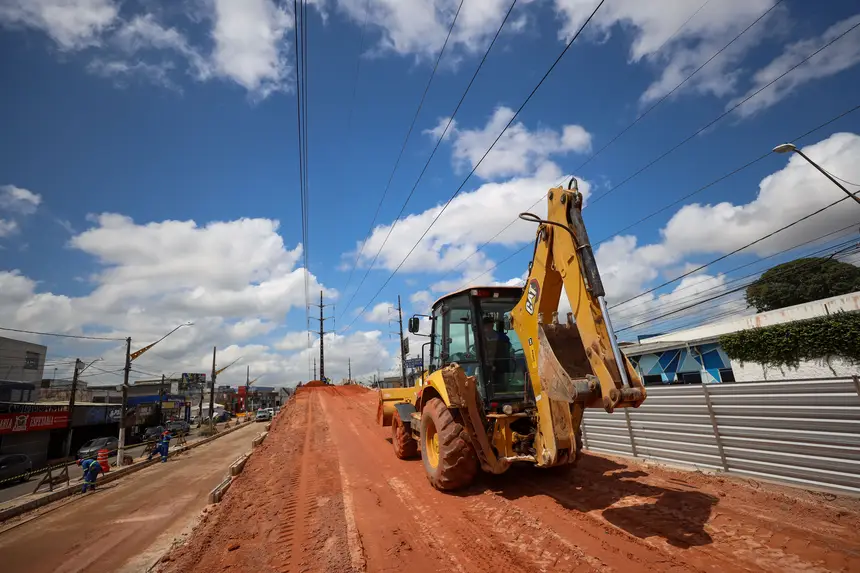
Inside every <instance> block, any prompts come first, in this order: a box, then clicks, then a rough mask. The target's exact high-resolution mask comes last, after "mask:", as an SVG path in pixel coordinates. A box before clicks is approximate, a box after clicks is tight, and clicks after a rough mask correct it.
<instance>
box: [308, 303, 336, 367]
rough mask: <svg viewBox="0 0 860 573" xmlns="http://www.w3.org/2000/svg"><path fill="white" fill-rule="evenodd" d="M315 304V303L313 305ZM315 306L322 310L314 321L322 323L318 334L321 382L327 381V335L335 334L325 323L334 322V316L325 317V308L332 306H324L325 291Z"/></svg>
mask: <svg viewBox="0 0 860 573" xmlns="http://www.w3.org/2000/svg"><path fill="white" fill-rule="evenodd" d="M312 304H313V303H312ZM313 306H317V307H319V309H320V317H319V318H315V319H313V320H318V321H319V323H320V329H319V331H318V332H317V334H318V335H319V337H320V377H319V380H323V381H325V379H326V377H325V335H326V334H329V333H330V332H334V330H326V329H325V321H327V320H334V314H332V315H331V316H325V308H326V307H329V306H332V305H330V304H323V291H320V303H319V304H313Z"/></svg>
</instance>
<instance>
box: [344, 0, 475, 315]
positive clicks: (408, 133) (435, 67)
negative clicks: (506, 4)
mask: <svg viewBox="0 0 860 573" xmlns="http://www.w3.org/2000/svg"><path fill="white" fill-rule="evenodd" d="M463 2H464V0H460V4H459V6H457V11H456V12H455V13H454V18H453V19H452V20H451V25H450V26H449V27H448V35H447V36H445V42H444V43H443V44H442V48H441V49H440V50H439V54H438V55H437V56H436V63H435V64H434V65H433V70H432V71H431V72H430V77H429V78H428V79H427V85H425V86H424V93H422V94H421V100H420V101H419V102H418V108H417V109H416V110H415V114H414V115H413V116H412V122H411V123H410V124H409V129H408V130H407V131H406V137H405V138H403V144H402V145H401V146H400V152H399V153H398V154H397V160H396V161H395V162H394V167H393V168H392V169H391V174H390V175H389V176H388V183H386V184H385V189H383V191H382V197H380V198H379V203H378V204H377V205H376V212H375V213H374V214H373V219H371V221H370V228H369V229H368V230H367V235H366V236H365V238H364V240H363V241H362V242H361V247H360V248H359V251H358V255H356V257H355V260H354V261H353V263H352V269H350V271H349V277H348V278H347V281H346V286H345V287H344V291H345V290H346V289H347V288H349V285H350V283H351V282H352V276H353V274H354V273H355V268H356V267H357V266H358V261H359V260H360V259H361V255H362V253H364V247H365V246H366V245H367V241H368V240H369V239H370V236H371V235H372V234H373V227H374V225H376V219H377V217H379V210H380V209H381V208H382V203H383V202H384V201H385V197H386V195H388V190H389V188H390V187H391V182H392V180H393V179H394V174H395V173H396V172H397V168H398V167H399V166H400V160H401V159H402V158H403V152H404V151H406V144H407V143H409V137H410V136H411V135H412V131H413V130H414V129H415V122H416V121H418V115H419V114H420V113H421V109H422V108H423V107H424V100H425V99H426V98H427V92H428V91H430V85H431V84H432V83H433V78H435V77H436V71H437V70H438V69H439V62H441V61H442V55H443V54H444V53H445V48H446V47H447V46H448V41H449V40H450V39H451V33H452V32H453V31H454V25H455V24H456V23H457V18H458V17H459V16H460V9H462V8H463ZM469 85H471V83H470V84H469ZM413 191H414V188H413ZM409 196H410V197H411V196H412V193H410V194H409ZM408 200H409V199H408V198H407V201H408ZM401 213H402V210H401ZM398 217H399V215H398ZM395 222H396V221H395ZM377 254H378V253H377ZM375 260H376V259H375V258H374V261H375ZM371 266H372V264H371ZM368 272H369V271H368ZM365 278H367V274H366V273H365V275H364V278H362V279H361V283H359V285H358V287H356V290H355V293H353V295H352V298H355V294H356V293H357V292H358V289H359V288H361V284H362V283H364V279H365ZM352 298H350V300H349V302H348V303H347V304H346V306H347V307H348V306H349V305H350V303H352ZM345 312H346V309H344V310H343V312H342V313H341V315H340V316H341V318H343V314H344V313H345Z"/></svg>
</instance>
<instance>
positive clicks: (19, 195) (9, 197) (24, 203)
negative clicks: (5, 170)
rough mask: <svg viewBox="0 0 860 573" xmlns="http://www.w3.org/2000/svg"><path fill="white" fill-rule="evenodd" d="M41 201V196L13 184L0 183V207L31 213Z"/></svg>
mask: <svg viewBox="0 0 860 573" xmlns="http://www.w3.org/2000/svg"><path fill="white" fill-rule="evenodd" d="M41 203H42V196H41V195H39V194H38V193H33V192H32V191H30V190H28V189H23V188H21V187H16V186H15V185H0V209H2V210H4V211H10V212H14V213H20V214H22V215H32V214H33V213H35V212H36V208H37V207H38V206H39V205H40V204H41Z"/></svg>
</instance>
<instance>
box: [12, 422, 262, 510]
mask: <svg viewBox="0 0 860 573" xmlns="http://www.w3.org/2000/svg"><path fill="white" fill-rule="evenodd" d="M244 427H245V424H242V425H239V426H234V427H232V428H227V429H225V430H222V431H220V432H218V433H217V434H215V435H214V436H209V437H207V438H203V439H202V440H198V441H196V442H193V443H191V444H188V445H185V446H180V447H178V448H176V449H175V450H171V451H170V452H169V453H168V456H174V455H176V454H179V453H182V452H187V451H188V450H193V449H194V448H196V447H198V446H202V445H203V444H208V443H209V442H211V441H212V440H215V439H218V438H220V437H221V436H226V435H227V434H229V433H231V432H235V431H236V430H238V429H239V428H244ZM157 463H160V461H159V460H158V459H155V460H150V461H146V460H143V461H139V462H135V463H133V464H132V465H130V466H123V467H121V468H117V469H115V470H111V471H110V472H108V473H106V474H104V475H103V476H102V477H100V478H99V480H98V483H102V484H104V483H110V482H112V481H116V480H118V479H119V478H121V477H123V476H126V475H129V474H133V473H135V472H138V471H140V470H142V469H143V468H146V467H149V466H151V465H153V464H157ZM80 491H81V486H80V484H78V485H70V486H68V487H66V488H63V489H58V490H56V491H53V492H51V493H49V494H47V495H44V496H42V497H39V498H37V499H31V500H29V501H26V502H24V503H22V504H19V505H16V506H12V507H9V508H7V509H4V510H0V523H3V522H5V521H6V520H8V519H11V518H13V517H17V516H19V515H21V514H23V513H27V512H28V511H32V510H34V509H37V508H39V507H42V506H43V505H48V504H49V503H53V502H55V501H57V500H60V499H63V498H66V497H69V496H71V495H74V494H75V493H77V492H80ZM31 495H32V494H31ZM22 497H23V496H22ZM82 498H83V497H82Z"/></svg>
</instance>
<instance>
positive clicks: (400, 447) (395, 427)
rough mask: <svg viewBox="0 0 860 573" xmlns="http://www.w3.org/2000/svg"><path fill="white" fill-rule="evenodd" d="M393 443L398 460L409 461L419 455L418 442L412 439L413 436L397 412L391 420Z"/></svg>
mask: <svg viewBox="0 0 860 573" xmlns="http://www.w3.org/2000/svg"><path fill="white" fill-rule="evenodd" d="M391 443H392V444H393V445H394V455H395V456H397V458H398V459H401V460H408V459H409V458H414V457H415V456H417V455H418V442H416V441H415V440H413V439H412V434H411V433H410V431H409V429H408V428H407V427H406V425H405V424H404V423H403V421H402V420H401V419H400V415H399V414H398V413H397V412H395V413H394V417H393V418H392V419H391Z"/></svg>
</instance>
